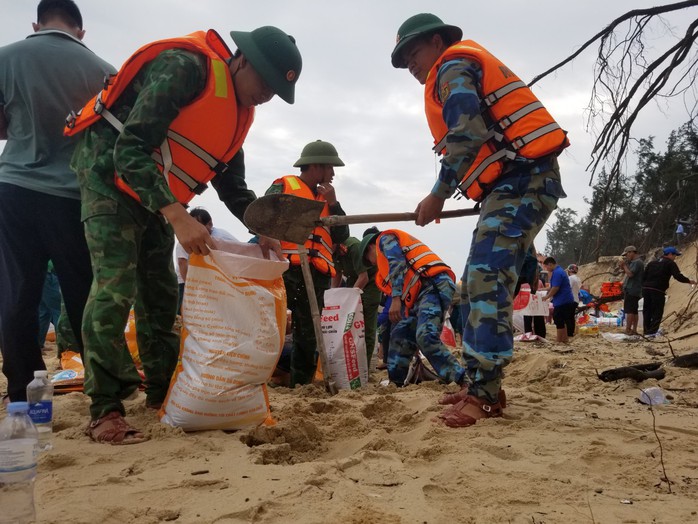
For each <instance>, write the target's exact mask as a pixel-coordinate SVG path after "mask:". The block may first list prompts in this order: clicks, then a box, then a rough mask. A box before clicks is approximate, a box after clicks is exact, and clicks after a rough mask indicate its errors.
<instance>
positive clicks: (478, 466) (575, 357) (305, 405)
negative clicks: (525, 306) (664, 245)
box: [0, 247, 698, 524]
mask: <svg viewBox="0 0 698 524" xmlns="http://www.w3.org/2000/svg"><path fill="white" fill-rule="evenodd" d="M691 253H692V254H691ZM686 255H688V256H685V257H682V259H683V260H681V261H679V262H680V266H681V268H682V271H684V273H685V274H690V275H694V274H695V267H694V265H693V264H695V256H696V255H695V247H694V248H692V251H691V252H690V253H686ZM598 270H599V268H598V267H596V266H594V267H591V266H585V267H583V268H582V269H581V270H580V276H581V277H582V279H583V280H584V278H585V275H592V274H593V273H594V272H595V271H596V272H598ZM594 278H602V279H603V277H594ZM679 286H683V287H679ZM669 293H670V304H669V305H668V307H667V314H670V313H671V312H672V311H674V312H678V313H681V314H682V315H683V316H684V317H683V318H684V320H683V324H682V326H681V327H680V328H679V329H675V330H672V329H671V328H669V331H670V338H671V339H674V341H673V342H671V343H670V344H669V343H667V342H666V340H667V339H666V338H660V339H658V340H656V341H651V342H650V341H646V340H639V341H630V342H628V341H615V340H607V339H605V338H604V337H603V336H602V334H603V333H620V331H621V329H622V328H610V327H604V328H603V329H602V333H601V334H599V335H596V336H576V337H575V338H574V339H573V341H572V342H571V344H569V345H568V346H562V345H556V344H555V343H545V342H517V343H516V355H515V359H514V362H513V363H512V364H511V365H510V366H509V367H508V368H507V370H506V378H505V380H504V387H505V389H506V392H507V397H508V407H507V409H506V410H505V414H504V418H500V419H490V420H485V421H482V422H479V423H478V424H477V425H476V426H474V427H471V428H466V429H450V428H447V427H445V426H443V425H441V424H439V423H438V422H435V421H434V419H435V417H436V415H437V414H438V413H439V411H440V410H441V409H442V408H441V407H440V406H438V403H437V401H438V399H439V397H440V396H441V395H442V394H443V393H444V392H445V391H450V390H452V389H453V386H451V387H450V388H449V387H448V386H444V385H439V384H437V383H434V382H428V383H423V384H420V385H418V386H410V387H407V388H403V389H397V388H395V387H394V386H388V387H383V386H380V385H379V381H380V380H381V379H383V378H386V374H385V372H377V373H374V374H372V377H371V383H370V384H369V385H368V387H365V388H362V389H361V390H357V391H342V392H340V393H339V394H338V395H335V396H329V395H328V394H327V393H325V391H324V390H322V389H321V388H319V387H316V386H305V387H302V388H297V389H295V390H289V389H284V388H276V389H270V402H271V406H272V413H273V415H274V417H275V419H276V421H277V424H276V425H275V426H273V427H258V428H254V429H249V430H244V431H236V432H224V431H204V432H198V433H189V434H187V433H184V432H183V431H181V430H180V429H176V428H172V427H169V426H166V425H163V424H160V423H159V422H158V419H157V415H156V413H155V412H154V411H152V410H147V409H146V408H145V405H144V396H143V394H140V396H139V397H138V398H136V399H134V400H131V401H128V402H127V417H128V420H129V421H130V422H131V423H132V424H133V425H135V426H136V427H138V428H141V429H143V430H144V431H145V432H146V433H147V435H148V436H149V437H150V440H149V441H148V442H145V443H143V444H138V445H133V446H108V445H101V444H96V443H93V442H91V441H90V440H89V438H88V437H86V436H85V435H84V434H83V428H84V427H85V425H86V423H87V422H88V405H89V401H88V398H87V397H85V396H84V395H83V394H81V393H70V394H66V395H60V396H57V397H56V398H55V406H54V413H55V415H54V438H53V443H54V448H53V450H52V451H50V452H47V453H44V454H43V455H42V456H41V458H40V461H39V477H38V480H37V484H36V495H37V515H38V519H39V522H47V523H56V524H60V523H66V524H68V523H69V524H79V523H94V522H100V523H104V524H108V523H109V524H110V523H124V522H137V523H144V524H148V523H157V522H181V523H238V522H239V523H244V522H259V523H287V522H297V523H328V522H331V523H334V522H341V523H352V524H368V523H380V524H397V523H429V524H437V523H447V522H459V523H460V522H462V523H499V522H506V523H535V524H542V523H558V522H559V523H577V522H579V523H587V522H593V523H646V522H647V523H649V522H653V523H667V524H674V523H681V522H698V454H697V453H696V449H697V447H696V443H697V442H698V409H697V408H698V380H697V377H698V370H696V369H688V368H681V367H676V366H673V365H672V364H671V362H670V361H671V359H672V353H671V352H672V351H673V352H674V353H675V354H677V355H680V354H687V353H691V352H694V351H696V350H698V347H697V346H698V344H697V343H696V342H698V336H696V335H692V336H685V335H690V334H691V333H693V332H696V331H697V330H698V317H697V316H696V315H695V312H696V304H695V301H694V300H693V297H695V290H691V288H690V286H688V285H685V284H678V283H673V284H672V287H671V288H670V290H669ZM673 316H674V317H678V315H677V313H675V314H674V315H673ZM670 324H671V322H669V321H667V326H669V325H670ZM553 331H554V330H553V327H552V326H549V333H550V334H552V333H553ZM683 336H685V338H681V337H683ZM45 357H46V361H47V365H48V367H49V369H51V370H55V369H56V368H57V364H58V362H57V360H56V359H55V358H53V357H52V355H51V354H49V353H47V354H46V355H45ZM648 362H662V363H663V367H664V369H665V370H666V377H665V378H664V379H662V380H660V381H657V380H653V379H651V380H645V381H643V382H641V383H637V382H635V381H633V380H630V379H622V380H618V381H614V382H603V381H601V380H599V378H598V376H597V372H601V371H603V370H606V369H609V368H615V367H619V366H626V365H630V364H637V363H648ZM2 386H3V385H2V384H0V388H1V387H2ZM651 386H660V387H661V388H662V389H663V390H664V391H665V393H666V394H667V395H668V398H669V403H668V404H666V405H663V406H655V407H653V408H650V407H648V406H647V405H644V404H641V403H639V402H638V397H639V395H640V389H641V388H647V387H651ZM2 416H4V410H3V412H2Z"/></svg>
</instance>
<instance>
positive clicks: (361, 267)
mask: <svg viewBox="0 0 698 524" xmlns="http://www.w3.org/2000/svg"><path fill="white" fill-rule="evenodd" d="M376 231H377V230H376ZM376 231H372V232H371V233H375V232H376ZM364 236H365V235H364ZM360 245H361V241H360V240H359V239H358V238H354V237H349V238H347V239H346V240H345V241H344V242H342V243H341V244H338V245H337V247H336V249H335V252H334V263H335V269H336V270H337V275H336V276H335V279H334V281H333V283H332V287H338V286H339V285H340V281H341V279H342V276H345V277H346V278H347V282H346V285H347V286H348V287H358V288H359V289H361V290H362V293H361V305H362V309H363V313H364V331H365V334H366V359H367V362H369V363H370V362H371V357H372V356H373V350H374V349H375V346H376V329H377V327H378V306H379V305H380V301H381V291H380V289H378V286H376V268H375V267H366V263H365V262H364V259H363V256H362V255H361V253H360V252H359V249H360Z"/></svg>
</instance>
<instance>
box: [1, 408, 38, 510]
mask: <svg viewBox="0 0 698 524" xmlns="http://www.w3.org/2000/svg"><path fill="white" fill-rule="evenodd" d="M28 411H29V404H28V403H27V402H10V403H9V404H8V405H7V413H8V415H7V417H5V419H4V420H3V421H2V422H0V508H1V509H0V524H10V523H11V524H25V523H28V522H34V520H35V518H36V512H35V509H34V479H35V478H36V456H37V454H38V452H39V451H38V442H39V437H38V432H37V431H36V428H35V427H34V424H33V422H32V421H31V419H30V418H29V415H28Z"/></svg>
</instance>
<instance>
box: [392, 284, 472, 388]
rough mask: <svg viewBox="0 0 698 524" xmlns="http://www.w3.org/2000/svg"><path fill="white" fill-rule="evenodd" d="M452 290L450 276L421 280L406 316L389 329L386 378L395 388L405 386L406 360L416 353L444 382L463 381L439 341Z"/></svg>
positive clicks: (460, 370)
mask: <svg viewBox="0 0 698 524" xmlns="http://www.w3.org/2000/svg"><path fill="white" fill-rule="evenodd" d="M455 289H456V285H455V284H454V282H453V281H452V280H451V279H450V277H442V276H440V275H437V277H436V278H435V279H433V280H431V281H425V282H424V284H423V285H422V289H421V291H420V293H419V296H418V297H417V300H416V301H415V303H414V305H413V306H412V308H411V309H410V311H409V313H408V314H407V317H406V318H403V319H402V320H400V321H399V322H397V323H396V324H395V325H394V326H393V328H392V330H391V331H390V348H389V349H388V378H389V379H390V381H391V382H393V383H395V384H396V385H398V386H403V385H404V384H405V379H406V378H407V372H408V370H409V367H410V361H411V360H412V357H413V356H414V355H415V354H417V351H419V350H421V351H422V353H423V354H424V356H425V357H426V358H427V360H428V361H429V363H430V364H431V365H432V366H433V367H434V370H435V371H436V373H437V374H438V375H439V377H441V379H442V380H443V381H444V382H446V383H450V382H456V383H457V384H460V383H461V382H463V379H464V375H465V369H464V368H463V366H462V365H461V364H460V363H459V362H458V359H457V358H456V356H455V355H454V354H453V353H451V351H449V349H448V348H447V347H446V346H445V345H444V344H443V342H441V328H442V326H443V322H444V316H445V314H446V312H447V311H448V307H449V306H450V305H451V298H452V297H453V292H454V291H455ZM404 307H405V306H404V305H403V312H404Z"/></svg>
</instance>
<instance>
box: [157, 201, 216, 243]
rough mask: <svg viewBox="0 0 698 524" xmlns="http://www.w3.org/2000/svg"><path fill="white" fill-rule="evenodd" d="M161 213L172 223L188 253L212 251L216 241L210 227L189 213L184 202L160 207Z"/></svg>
mask: <svg viewBox="0 0 698 524" xmlns="http://www.w3.org/2000/svg"><path fill="white" fill-rule="evenodd" d="M160 213H162V215H163V216H164V217H165V218H166V219H167V221H168V222H169V223H170V224H172V228H173V229H174V232H175V235H176V236H177V240H179V243H180V244H182V247H183V248H184V250H185V251H186V252H187V253H188V254H190V255H191V254H192V253H193V254H195V255H208V254H209V253H210V248H211V247H214V242H213V239H212V238H211V235H210V233H209V232H208V229H206V226H204V225H203V224H201V223H200V222H199V221H198V220H196V219H195V218H193V217H192V216H191V215H189V213H187V210H186V209H184V206H182V204H179V203H175V204H170V205H167V206H165V207H163V208H162V209H160Z"/></svg>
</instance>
